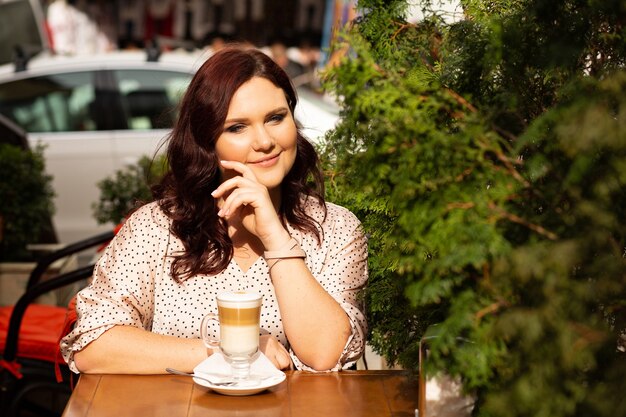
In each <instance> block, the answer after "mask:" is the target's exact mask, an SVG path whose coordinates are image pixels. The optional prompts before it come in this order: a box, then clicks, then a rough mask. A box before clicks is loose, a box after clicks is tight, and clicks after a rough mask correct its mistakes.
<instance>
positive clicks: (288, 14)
mask: <svg viewBox="0 0 626 417" xmlns="http://www.w3.org/2000/svg"><path fill="white" fill-rule="evenodd" d="M40 1H41V5H42V9H43V11H44V16H45V19H46V29H47V32H48V35H49V38H50V43H51V46H52V48H53V50H54V52H55V53H58V54H87V53H96V52H102V51H107V50H114V49H126V48H143V47H145V46H149V45H151V44H152V43H157V44H158V46H159V48H162V49H176V48H185V49H195V48H207V47H212V46H215V47H219V45H220V44H221V43H222V42H228V41H238V42H248V43H250V44H252V45H254V46H257V47H265V46H268V47H269V46H271V45H272V44H276V43H280V44H282V45H284V46H285V47H286V48H299V49H300V50H301V51H303V53H302V55H303V56H301V57H298V56H297V55H296V53H295V52H290V54H291V55H290V56H291V58H292V59H297V60H300V61H302V62H299V63H300V64H309V62H307V61H308V60H311V59H314V58H315V55H314V54H313V53H311V51H313V52H317V53H318V54H319V52H321V51H322V50H323V49H324V47H325V46H327V44H328V43H329V41H330V37H331V36H332V31H333V28H336V27H337V26H338V25H342V24H343V23H345V22H346V21H348V20H349V19H350V17H351V16H352V15H353V13H352V10H353V9H354V4H355V3H356V0H291V1H283V0H117V1H110V0H40Z"/></svg>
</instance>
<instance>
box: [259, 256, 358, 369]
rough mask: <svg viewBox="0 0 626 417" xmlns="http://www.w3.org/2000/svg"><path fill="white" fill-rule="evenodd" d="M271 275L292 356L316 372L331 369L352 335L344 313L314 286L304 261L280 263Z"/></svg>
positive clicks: (327, 295) (324, 293)
mask: <svg viewBox="0 0 626 417" xmlns="http://www.w3.org/2000/svg"><path fill="white" fill-rule="evenodd" d="M270 273H271V277H272V282H273V283H274V291H275V292H276V298H277V300H278V306H279V308H280V315H281V317H282V321H283V326H284V329H285V335H286V336H287V339H288V340H289V343H290V344H291V348H292V349H293V351H294V353H295V354H296V355H297V356H298V358H299V359H300V360H301V361H302V362H304V363H305V364H307V365H308V366H310V367H311V368H313V369H315V370H318V371H322V370H328V369H332V368H333V367H334V366H335V365H336V364H337V362H338V361H339V358H340V356H341V353H342V351H343V348H344V347H345V345H346V342H347V341H348V337H350V334H351V327H350V321H349V320H348V316H347V315H346V313H345V311H344V310H343V309H342V308H341V306H340V305H339V303H337V301H335V299H334V298H333V297H331V295H330V294H329V293H328V292H326V290H324V288H323V287H322V286H321V285H320V283H319V282H317V280H316V279H315V278H314V277H313V275H312V274H311V272H310V271H309V269H308V268H307V266H306V264H305V263H304V260H302V259H298V258H291V259H284V260H281V261H280V262H278V263H276V264H275V265H274V266H273V267H272V269H271V272H270Z"/></svg>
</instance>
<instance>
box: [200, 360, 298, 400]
mask: <svg viewBox="0 0 626 417" xmlns="http://www.w3.org/2000/svg"><path fill="white" fill-rule="evenodd" d="M193 372H194V373H195V374H198V375H199V376H206V377H207V378H213V379H216V380H219V379H223V378H225V377H228V376H229V375H230V364H229V363H228V362H226V359H225V358H224V356H223V355H222V354H221V353H219V352H215V353H214V354H212V355H211V356H209V357H208V358H206V359H205V360H203V361H202V362H200V363H199V364H198V365H197V366H196V367H195V368H194V370H193ZM250 375H251V376H252V377H253V378H254V377H258V378H259V380H258V382H257V381H250V382H242V383H240V384H238V385H234V386H228V387H225V386H217V385H213V384H211V383H210V382H209V381H205V380H203V379H200V378H194V379H193V381H194V382H195V383H196V384H198V385H201V386H203V387H206V388H210V389H212V390H213V391H215V392H218V393H220V394H224V395H239V396H241V395H253V394H257V393H259V392H261V391H265V390H266V389H268V388H271V387H273V386H276V385H278V384H280V383H281V382H283V381H284V380H285V378H286V375H285V373H284V372H283V371H281V370H279V369H276V367H275V366H274V365H273V364H272V362H270V360H269V359H267V357H266V356H265V355H264V354H263V353H261V352H259V354H258V355H257V357H256V359H255V360H254V362H252V364H250Z"/></svg>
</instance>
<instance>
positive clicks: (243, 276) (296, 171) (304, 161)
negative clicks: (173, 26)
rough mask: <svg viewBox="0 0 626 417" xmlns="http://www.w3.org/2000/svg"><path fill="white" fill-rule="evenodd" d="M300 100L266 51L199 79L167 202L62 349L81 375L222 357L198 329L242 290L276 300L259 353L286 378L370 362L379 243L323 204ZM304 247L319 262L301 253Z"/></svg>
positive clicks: (117, 246) (182, 125) (108, 259)
mask: <svg viewBox="0 0 626 417" xmlns="http://www.w3.org/2000/svg"><path fill="white" fill-rule="evenodd" d="M296 102H297V97H296V94H295V91H294V89H293V87H292V85H291V83H290V81H289V78H288V77H287V75H286V74H285V73H284V72H283V71H282V70H281V69H280V67H278V66H277V65H276V64H275V63H274V62H273V61H272V60H271V59H270V58H269V57H267V56H266V55H265V54H263V53H262V52H259V51H256V50H254V49H240V48H235V47H229V48H226V49H223V50H221V51H220V52H218V53H216V54H215V55H213V56H212V57H211V58H210V59H209V60H207V62H205V63H204V65H203V66H202V67H201V68H200V69H199V70H198V72H197V73H196V75H195V76H194V78H193V80H192V82H191V84H190V86H189V88H188V90H187V93H186V95H185V96H184V98H183V100H182V102H181V109H180V116H179V119H178V121H177V123H176V126H175V127H174V129H173V131H172V134H171V137H170V138H169V144H168V154H167V155H168V161H169V164H170V169H169V172H168V174H167V175H166V176H165V177H164V179H163V180H162V181H161V183H160V184H159V185H158V186H157V187H156V188H155V190H154V192H155V197H156V199H155V201H154V202H152V203H149V204H147V205H145V206H143V207H141V208H140V209H138V210H137V211H136V212H135V213H133V215H132V216H131V217H130V218H129V219H128V220H127V222H126V223H125V225H124V227H123V228H122V229H121V230H120V232H119V234H118V235H117V236H116V238H115V239H114V241H113V242H112V243H111V244H110V245H109V246H108V248H107V249H106V251H105V253H104V255H103V256H102V258H101V259H100V260H99V262H98V264H97V265H96V268H95V271H94V280H93V282H92V284H91V285H90V286H89V287H88V288H86V289H84V290H83V291H81V292H80V293H79V295H78V302H77V311H78V314H79V319H78V322H77V325H76V327H75V328H74V330H73V331H72V332H71V333H70V334H69V335H67V336H66V337H65V338H64V339H63V340H62V342H61V347H62V353H63V355H64V358H65V360H66V361H67V362H68V364H69V365H70V368H71V369H72V370H73V371H75V372H84V373H136V374H139V373H162V372H164V369H165V368H166V367H172V368H178V369H181V370H186V371H191V370H192V369H193V368H194V366H196V365H197V364H198V363H199V362H201V361H202V360H203V359H205V358H206V357H207V355H210V354H211V351H207V349H206V348H205V347H204V345H203V343H202V341H201V340H200V339H199V327H200V321H201V319H202V317H203V316H204V315H205V314H207V313H209V312H211V311H213V312H215V311H217V307H216V302H215V296H216V295H217V294H218V293H220V292H222V291H227V290H242V289H247V290H251V291H256V292H259V293H261V294H262V295H263V309H262V315H261V329H262V330H261V333H262V334H261V338H260V349H261V351H262V352H263V353H265V355H266V356H267V357H268V358H269V359H270V360H271V361H272V362H273V363H274V365H275V366H276V367H277V368H279V369H285V368H289V367H290V366H295V367H296V368H297V369H306V370H315V371H327V370H339V369H342V368H345V367H348V366H350V365H351V364H353V363H354V361H356V360H357V359H358V358H359V357H360V356H361V355H362V353H363V350H364V344H365V333H366V322H365V317H364V314H363V311H362V306H361V304H360V302H359V299H358V291H359V290H360V289H362V288H363V286H364V285H365V283H366V280H367V242H366V238H365V236H364V234H363V232H362V230H361V227H360V224H359V222H358V220H357V219H356V217H355V216H354V215H353V214H352V213H350V212H349V211H347V210H346V209H344V208H341V207H339V206H336V205H333V204H330V203H325V202H324V199H323V196H322V192H323V182H322V176H321V172H320V170H319V166H318V157H317V154H316V153H315V150H314V148H313V146H312V145H311V144H310V143H309V142H308V141H307V140H306V139H305V138H304V137H303V136H302V135H301V133H300V131H299V129H298V128H297V126H296V123H295V121H294V116H293V114H294V109H295V106H296ZM311 184H313V185H311ZM299 248H301V249H302V250H304V252H305V254H306V257H290V255H289V254H293V253H301V251H299V250H298V249H299ZM266 252H273V253H274V254H276V253H278V254H279V255H280V254H283V256H278V257H275V256H272V257H270V256H268V255H267V254H266ZM264 254H266V256H267V259H266V258H265V257H264ZM285 254H286V255H285Z"/></svg>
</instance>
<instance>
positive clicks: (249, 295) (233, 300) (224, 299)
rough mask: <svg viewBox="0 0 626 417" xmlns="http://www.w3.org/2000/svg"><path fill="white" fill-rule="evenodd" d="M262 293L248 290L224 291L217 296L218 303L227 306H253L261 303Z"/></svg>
mask: <svg viewBox="0 0 626 417" xmlns="http://www.w3.org/2000/svg"><path fill="white" fill-rule="evenodd" d="M261 301H262V297H261V295H260V294H257V293H254V292H247V291H229V292H223V293H221V294H219V295H218V296H217V303H218V305H220V306H222V307H226V308H252V307H258V306H260V305H261Z"/></svg>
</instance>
